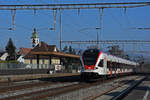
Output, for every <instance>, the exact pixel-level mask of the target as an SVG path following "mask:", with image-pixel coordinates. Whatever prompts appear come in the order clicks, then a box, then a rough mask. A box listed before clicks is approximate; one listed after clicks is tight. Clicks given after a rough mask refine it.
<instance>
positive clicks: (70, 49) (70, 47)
mask: <svg viewBox="0 0 150 100" xmlns="http://www.w3.org/2000/svg"><path fill="white" fill-rule="evenodd" d="M69 53H70V54H72V46H69Z"/></svg>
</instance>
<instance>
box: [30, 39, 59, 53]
mask: <svg viewBox="0 0 150 100" xmlns="http://www.w3.org/2000/svg"><path fill="white" fill-rule="evenodd" d="M31 51H34V52H36V51H37V52H39V51H42V52H47V51H49V52H53V51H58V50H57V49H56V45H48V44H47V43H45V42H43V41H41V42H40V43H39V44H38V45H37V46H36V47H34V48H33V49H32V50H31Z"/></svg>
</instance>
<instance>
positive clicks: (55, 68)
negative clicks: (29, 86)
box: [0, 63, 81, 75]
mask: <svg viewBox="0 0 150 100" xmlns="http://www.w3.org/2000/svg"><path fill="white" fill-rule="evenodd" d="M80 68H81V66H75V65H68V66H63V65H48V64H16V63H0V75H11V74H16V75H18V74H44V73H48V74H53V73H77V72H80Z"/></svg>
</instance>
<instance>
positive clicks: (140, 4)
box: [0, 2, 150, 10]
mask: <svg viewBox="0 0 150 100" xmlns="http://www.w3.org/2000/svg"><path fill="white" fill-rule="evenodd" d="M144 6H150V2H124V3H84V4H39V5H38V4H36V5H33V4H32V5H26V4H25V5H0V10H15V9H16V10H48V9H51V10H54V9H97V8H134V7H144Z"/></svg>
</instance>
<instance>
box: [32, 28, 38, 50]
mask: <svg viewBox="0 0 150 100" xmlns="http://www.w3.org/2000/svg"><path fill="white" fill-rule="evenodd" d="M38 44H39V36H38V34H37V32H36V28H34V32H33V33H32V36H31V48H34V47H35V46H36V45H38Z"/></svg>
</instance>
